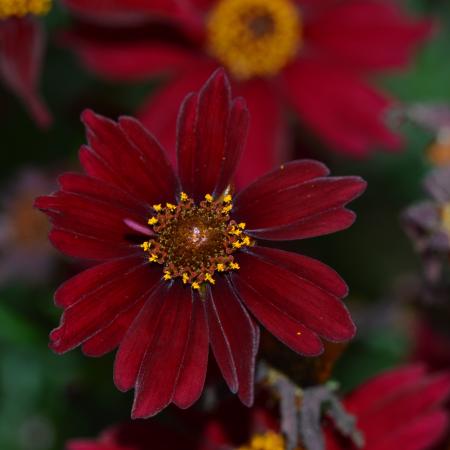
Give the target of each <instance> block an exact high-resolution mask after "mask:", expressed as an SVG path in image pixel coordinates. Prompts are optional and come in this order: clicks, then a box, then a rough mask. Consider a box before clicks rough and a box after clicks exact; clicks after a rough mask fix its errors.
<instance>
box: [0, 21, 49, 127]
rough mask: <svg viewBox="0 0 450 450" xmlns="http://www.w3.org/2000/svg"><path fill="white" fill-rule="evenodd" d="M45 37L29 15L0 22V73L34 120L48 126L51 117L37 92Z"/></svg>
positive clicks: (38, 25) (37, 23) (38, 24)
mask: <svg viewBox="0 0 450 450" xmlns="http://www.w3.org/2000/svg"><path fill="white" fill-rule="evenodd" d="M44 41H45V38H44V31H43V29H42V27H41V24H40V23H39V22H38V21H37V20H35V19H33V18H31V17H25V18H20V19H16V18H12V19H7V20H2V22H1V23H0V75H1V76H2V77H3V81H4V82H5V84H6V85H7V86H8V87H9V88H10V89H11V90H12V91H13V92H14V93H15V94H16V95H18V96H19V97H20V98H21V99H22V100H23V102H24V103H25V105H26V107H27V108H28V110H29V111H30V113H31V115H32V116H33V117H34V120H35V121H36V123H37V124H38V125H39V126H41V127H48V126H49V125H50V124H51V121H52V118H51V116H50V113H49V112H48V110H47V107H46V106H45V105H44V103H43V102H42V100H41V99H40V97H39V94H38V93H37V84H38V79H39V76H40V71H41V65H42V57H43V53H44Z"/></svg>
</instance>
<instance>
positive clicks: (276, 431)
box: [67, 365, 450, 450]
mask: <svg viewBox="0 0 450 450" xmlns="http://www.w3.org/2000/svg"><path fill="white" fill-rule="evenodd" d="M449 394H450V376H449V375H448V374H443V375H427V374H426V373H425V370H424V368H423V367H422V366H420V365H410V366H406V367H403V368H398V369H395V370H391V371H389V372H386V373H384V374H382V375H378V376H376V377H374V378H373V379H372V380H369V381H368V382H366V383H364V384H363V385H362V386H361V387H359V388H358V389H356V391H354V392H353V393H351V394H350V395H349V396H347V397H346V398H345V399H344V404H345V407H346V408H347V410H348V411H350V412H351V413H352V414H353V415H354V417H355V420H356V425H357V427H358V428H359V430H360V432H361V434H362V436H363V437H364V440H365V443H364V446H363V447H362V448H364V449H365V450H398V449H402V450H429V449H431V448H433V447H434V445H435V444H437V443H438V442H439V440H440V439H441V438H442V437H443V435H444V433H445V431H446V428H447V425H448V414H447V413H446V412H445V409H444V406H443V404H444V403H445V401H446V400H447V399H448V397H449ZM223 412H224V411H222V414H215V415H211V416H210V417H209V418H207V419H206V420H205V423H204V425H203V427H202V428H201V429H200V428H198V427H197V428H196V427H194V428H187V429H189V430H190V433H189V437H190V441H189V440H188V441H187V446H186V448H188V449H189V450H190V449H191V448H194V449H196V450H222V449H236V450H285V449H286V448H287V447H286V440H285V437H284V436H283V435H282V434H281V432H280V426H279V424H278V421H277V420H276V418H275V417H274V414H273V412H272V411H269V410H267V409H263V408H261V407H258V408H253V409H252V410H247V411H243V410H242V409H241V408H239V406H236V405H235V406H234V407H233V408H232V409H227V410H226V414H224V413H223ZM139 427H141V428H147V430H148V432H147V433H146V434H144V433H142V431H140V430H139ZM319 427H320V426H319ZM322 428H323V432H324V433H325V437H326V439H325V442H326V443H325V449H326V450H356V449H357V447H356V446H355V445H354V444H352V443H351V442H350V441H349V440H347V439H346V438H344V437H343V436H341V435H340V434H339V433H338V431H336V430H335V428H334V426H333V424H332V423H331V422H330V421H329V420H328V419H324V420H323V423H322ZM199 430H200V431H199ZM177 431H178V429H177ZM196 432H197V434H198V435H200V436H198V435H197V436H196ZM193 436H194V439H193ZM195 437H196V439H195ZM176 438H178V439H179V440H180V441H181V437H179V436H176V433H174V430H167V428H164V427H163V426H161V425H159V426H158V425H156V424H154V422H146V423H143V424H139V423H136V424H131V425H128V424H125V425H121V426H117V427H114V428H112V429H111V430H108V432H107V433H105V434H103V435H102V436H101V437H100V438H99V439H98V440H91V441H89V440H74V441H71V442H70V443H69V445H68V446H67V450H153V449H155V450H157V449H159V448H160V446H161V445H162V443H165V446H164V447H161V448H164V449H165V450H178V449H179V448H185V447H184V446H183V445H180V443H179V442H177V441H175V439H176ZM185 442H186V441H185ZM192 442H196V444H195V446H194V447H192ZM296 450H308V449H307V448H306V447H304V446H302V445H300V447H297V448H296Z"/></svg>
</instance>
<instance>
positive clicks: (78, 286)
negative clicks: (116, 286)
mask: <svg viewBox="0 0 450 450" xmlns="http://www.w3.org/2000/svg"><path fill="white" fill-rule="evenodd" d="M140 264H142V258H141V257H136V256H134V257H129V258H122V259H117V260H113V261H108V262H105V263H103V264H98V265H96V266H94V267H91V268H90V269H87V270H85V271H83V272H81V273H79V274H78V275H75V276H74V277H72V278H70V279H69V280H67V281H66V282H64V283H63V284H62V285H61V286H59V288H58V289H57V291H56V292H55V304H56V305H57V306H60V307H62V308H67V307H68V306H71V305H73V304H74V303H76V302H77V301H78V300H80V299H81V298H82V297H83V296H84V295H85V294H86V293H87V292H91V291H94V290H95V289H97V288H99V287H101V286H103V285H104V284H107V283H108V282H110V281H111V280H112V279H117V278H119V277H120V276H121V275H122V274H123V273H124V272H126V271H127V270H129V268H130V267H133V266H138V265H140Z"/></svg>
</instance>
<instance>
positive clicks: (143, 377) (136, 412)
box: [132, 283, 193, 418]
mask: <svg viewBox="0 0 450 450" xmlns="http://www.w3.org/2000/svg"><path fill="white" fill-rule="evenodd" d="M192 302H193V299H192V294H191V289H190V288H189V287H185V286H183V285H182V284H181V283H174V284H173V285H172V286H171V287H170V289H169V290H168V291H167V292H166V295H165V296H164V301H163V306H162V311H161V314H160V321H159V323H158V330H157V331H156V333H155V336H154V338H153V341H152V343H151V345H150V347H149V348H148V350H147V352H146V354H145V356H144V359H143V361H142V364H141V368H140V369H139V374H138V378H137V381H136V391H135V398H134V404H133V410H132V417H133V418H144V417H150V416H153V415H155V414H156V413H158V412H159V411H161V410H162V409H163V408H165V407H166V406H167V405H169V403H170V402H171V401H172V399H173V396H174V394H175V389H176V385H177V382H178V379H179V375H180V371H181V367H182V363H183V359H184V355H185V353H186V348H187V340H188V338H189V329H190V322H191V315H192Z"/></svg>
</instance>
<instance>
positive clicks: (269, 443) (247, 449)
mask: <svg viewBox="0 0 450 450" xmlns="http://www.w3.org/2000/svg"><path fill="white" fill-rule="evenodd" d="M284 449H285V443H284V438H283V436H282V435H281V434H278V433H275V432H274V431H267V432H266V433H264V434H255V435H253V437H252V439H251V441H250V444H249V445H244V446H242V447H239V449H238V450H284Z"/></svg>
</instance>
